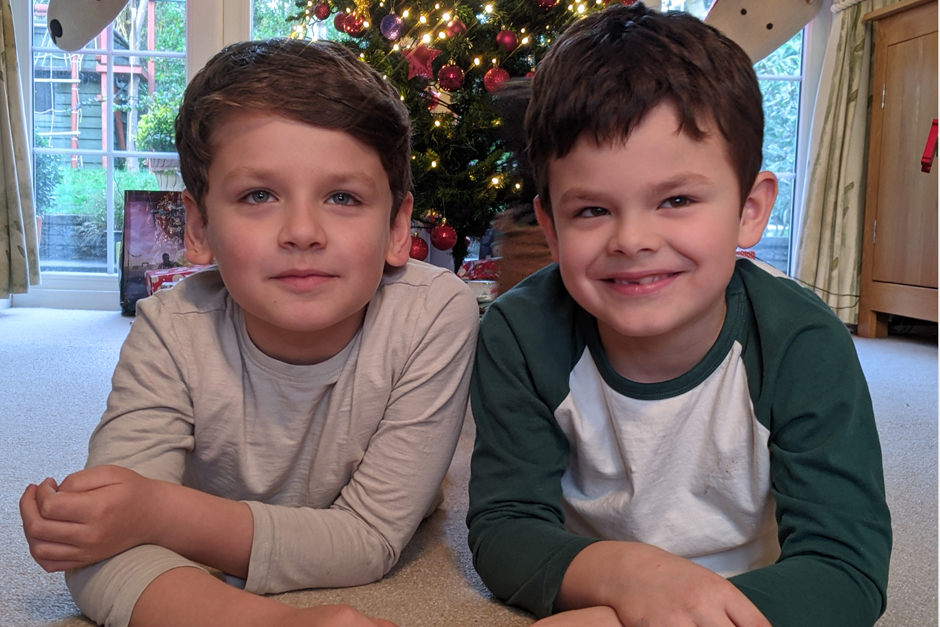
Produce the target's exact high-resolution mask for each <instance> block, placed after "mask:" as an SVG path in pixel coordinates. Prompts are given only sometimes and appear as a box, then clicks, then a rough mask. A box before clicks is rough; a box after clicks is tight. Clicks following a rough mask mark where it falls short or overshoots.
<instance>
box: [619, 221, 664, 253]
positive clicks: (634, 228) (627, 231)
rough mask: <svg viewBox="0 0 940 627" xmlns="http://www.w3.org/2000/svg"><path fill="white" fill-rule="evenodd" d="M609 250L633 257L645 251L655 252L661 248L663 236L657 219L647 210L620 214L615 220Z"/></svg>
mask: <svg viewBox="0 0 940 627" xmlns="http://www.w3.org/2000/svg"><path fill="white" fill-rule="evenodd" d="M615 225H616V226H615V230H614V232H613V233H612V234H611V237H610V242H609V246H608V250H609V252H610V253H611V254H614V255H626V256H628V257H633V256H635V255H639V254H641V253H643V252H655V251H656V250H658V249H659V246H660V244H661V242H662V237H661V235H660V233H659V231H658V229H657V226H656V221H655V220H654V219H653V217H652V216H650V215H649V214H647V213H646V212H628V213H626V214H623V215H620V216H619V217H618V219H617V220H616V222H615Z"/></svg>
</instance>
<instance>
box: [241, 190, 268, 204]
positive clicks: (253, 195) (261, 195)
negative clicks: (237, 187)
mask: <svg viewBox="0 0 940 627" xmlns="http://www.w3.org/2000/svg"><path fill="white" fill-rule="evenodd" d="M273 199H274V196H273V195H272V194H271V192H269V191H267V190H266V189H255V190H252V191H250V192H248V193H247V194H246V195H245V197H244V200H246V201H247V202H250V203H252V204H261V203H266V202H271V201H272V200H273Z"/></svg>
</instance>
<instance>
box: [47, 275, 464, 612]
mask: <svg viewBox="0 0 940 627" xmlns="http://www.w3.org/2000/svg"><path fill="white" fill-rule="evenodd" d="M477 312H478V308H477V304H476V301H475V300H474V298H473V297H472V295H471V294H470V292H469V290H468V289H467V288H466V286H465V285H464V284H463V283H462V282H461V281H460V280H459V279H457V277H456V276H454V275H453V273H450V272H447V271H445V270H442V269H439V268H435V267H432V266H429V265H426V264H423V263H419V262H409V263H408V264H407V265H406V266H405V267H404V268H401V269H398V270H396V271H394V272H392V273H390V274H388V275H387V276H386V277H384V278H383V280H382V283H381V285H380V287H379V288H378V290H377V291H376V294H375V296H374V297H373V298H372V300H371V301H370V303H369V305H368V309H367V312H366V317H365V321H364V323H363V326H362V329H361V330H360V332H359V333H358V334H357V335H356V336H355V338H354V339H353V340H352V341H351V342H350V343H349V345H348V346H346V348H345V349H344V350H343V351H341V352H340V353H339V354H337V355H336V356H335V357H333V358H331V359H329V360H327V361H326V362H323V363H320V364H316V365H313V366H296V365H290V364H286V363H283V362H280V361H277V360H275V359H273V358H271V357H268V356H267V355H265V354H264V353H262V352H261V351H260V350H259V349H258V348H257V347H256V346H255V345H254V344H253V343H252V341H251V339H250V338H249V337H248V334H247V332H246V331H245V323H244V319H243V316H242V311H241V309H240V307H239V306H238V305H237V304H236V303H235V302H234V301H233V300H232V298H231V297H230V296H229V294H228V292H227V291H226V289H225V287H224V285H223V284H222V281H221V278H220V277H219V275H218V273H217V272H215V271H211V270H210V271H206V272H203V273H200V274H197V275H194V276H192V277H190V278H188V279H186V280H185V281H183V283H182V284H180V285H179V286H177V287H175V288H173V289H172V290H167V291H164V292H159V293H158V294H156V295H155V296H153V297H151V298H148V299H146V300H143V301H141V302H139V303H138V306H137V319H136V320H135V322H134V325H133V328H132V329H131V332H130V334H129V335H128V338H127V341H126V342H125V344H124V347H123V348H122V350H121V357H120V360H119V363H118V365H117V368H116V369H115V372H114V377H113V380H112V384H113V389H112V392H111V394H110V396H109V398H108V406H107V410H106V411H105V414H104V416H103V417H102V420H101V423H100V424H99V425H98V427H97V428H96V429H95V431H94V433H93V434H92V437H91V442H90V444H89V456H88V463H87V466H89V467H90V466H96V465H101V464H116V465H120V466H124V467H127V468H130V469H133V470H135V471H137V472H139V473H141V474H142V475H144V476H146V477H150V478H153V479H162V480H165V481H171V482H175V483H180V484H182V485H186V486H190V487H193V488H196V489H198V490H202V491H204V492H208V493H210V494H214V495H218V496H222V497H225V498H229V499H233V500H240V501H245V502H247V503H248V505H249V506H250V508H251V512H252V516H253V519H254V537H253V539H252V547H251V557H250V562H249V570H248V578H247V581H245V582H244V586H245V589H246V590H248V591H250V592H255V593H275V592H283V591H287V590H293V589H300V588H310V587H339V586H352V585H359V584H364V583H368V582H371V581H375V580H377V579H379V578H381V577H382V576H383V575H384V574H385V573H387V572H388V571H389V569H390V568H391V567H392V566H393V565H394V564H395V563H396V561H397V560H398V557H399V555H400V553H401V550H402V548H403V547H404V546H405V544H407V542H408V541H409V540H410V539H411V536H412V534H413V533H414V531H415V529H416V528H417V526H418V523H419V522H420V521H421V519H422V517H423V515H424V514H425V513H426V511H427V510H428V508H429V506H430V505H431V503H432V500H433V499H434V497H435V495H436V493H437V490H438V488H439V486H440V483H441V480H442V479H443V477H444V474H445V472H446V471H447V467H448V465H449V463H450V460H451V457H452V455H453V452H454V448H455V447H456V443H457V438H458V435H459V432H460V428H461V424H462V421H463V417H464V415H465V412H466V407H467V394H468V385H469V370H470V367H471V365H472V361H473V349H474V345H475V341H476V335H477V327H478V313H477ZM219 532H220V533H224V532H225V530H224V529H220V530H219ZM194 565H195V564H194V563H193V562H191V561H189V560H187V559H185V558H183V557H181V556H179V555H177V554H175V553H173V552H172V551H169V550H167V549H165V548H162V547H158V546H151V545H145V546H138V547H135V548H133V549H130V550H128V551H125V552H124V553H121V554H119V555H117V556H115V557H113V558H111V559H108V560H105V561H103V562H100V563H98V564H94V565H92V566H89V567H86V568H82V569H77V570H74V571H70V572H68V573H66V582H67V584H68V587H69V589H70V591H71V593H72V596H73V597H74V599H75V601H76V603H77V604H78V606H79V607H80V608H81V610H82V611H83V612H84V613H85V614H86V615H87V616H88V617H90V618H91V619H92V620H94V621H96V622H97V623H99V624H103V625H109V626H111V625H113V626H116V627H124V626H125V625H127V624H128V622H129V620H130V616H131V612H132V611H133V608H134V604H135V603H136V602H137V599H138V597H139V596H140V594H141V593H142V592H143V591H144V589H145V588H146V587H147V586H148V585H149V584H150V583H151V582H152V581H153V580H154V579H155V578H156V577H157V576H159V575H160V574H162V573H164V572H166V571H167V570H170V569H172V568H177V567H180V566H194Z"/></svg>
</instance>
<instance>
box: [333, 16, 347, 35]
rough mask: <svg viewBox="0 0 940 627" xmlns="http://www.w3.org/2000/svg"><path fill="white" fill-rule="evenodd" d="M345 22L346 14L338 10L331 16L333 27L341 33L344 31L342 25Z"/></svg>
mask: <svg viewBox="0 0 940 627" xmlns="http://www.w3.org/2000/svg"><path fill="white" fill-rule="evenodd" d="M345 23H346V14H345V13H343V12H342V11H340V12H339V13H337V14H336V17H334V18H333V28H335V29H336V30H338V31H339V32H341V33H345V32H346V29H345V28H344V27H343V25H344V24H345Z"/></svg>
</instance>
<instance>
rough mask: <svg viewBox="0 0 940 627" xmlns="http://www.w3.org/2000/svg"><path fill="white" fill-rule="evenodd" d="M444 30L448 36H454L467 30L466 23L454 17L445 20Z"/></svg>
mask: <svg viewBox="0 0 940 627" xmlns="http://www.w3.org/2000/svg"><path fill="white" fill-rule="evenodd" d="M444 32H445V33H447V36H448V37H456V36H457V35H462V34H464V33H466V32H467V25H466V24H464V23H463V22H462V21H461V20H458V19H456V18H455V19H452V20H451V21H449V22H447V27H446V28H445V29H444Z"/></svg>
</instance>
